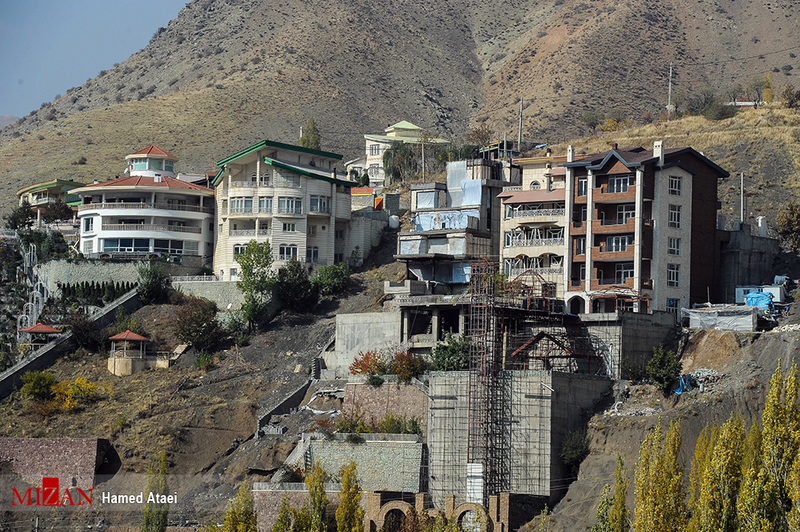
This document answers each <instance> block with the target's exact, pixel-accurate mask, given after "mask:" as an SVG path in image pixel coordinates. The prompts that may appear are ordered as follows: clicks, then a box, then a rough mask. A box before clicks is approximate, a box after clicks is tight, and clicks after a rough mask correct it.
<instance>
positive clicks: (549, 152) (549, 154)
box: [544, 148, 553, 157]
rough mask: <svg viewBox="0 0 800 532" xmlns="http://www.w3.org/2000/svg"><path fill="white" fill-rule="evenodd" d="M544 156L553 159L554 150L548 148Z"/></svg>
mask: <svg viewBox="0 0 800 532" xmlns="http://www.w3.org/2000/svg"><path fill="white" fill-rule="evenodd" d="M544 156H545V157H552V156H553V150H551V149H550V148H547V152H546V153H545V154H544Z"/></svg>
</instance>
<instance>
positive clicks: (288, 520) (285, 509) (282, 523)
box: [272, 495, 292, 532]
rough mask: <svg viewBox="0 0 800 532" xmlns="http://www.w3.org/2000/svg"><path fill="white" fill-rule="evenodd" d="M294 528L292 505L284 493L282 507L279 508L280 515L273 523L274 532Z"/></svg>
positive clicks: (288, 530) (287, 531) (287, 530)
mask: <svg viewBox="0 0 800 532" xmlns="http://www.w3.org/2000/svg"><path fill="white" fill-rule="evenodd" d="M291 530H292V507H291V506H290V505H289V498H288V497H287V496H286V495H284V496H283V500H282V501H281V508H280V510H278V517H277V518H276V519H275V524H274V525H272V532H291Z"/></svg>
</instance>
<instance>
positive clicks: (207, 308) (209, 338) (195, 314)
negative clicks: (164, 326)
mask: <svg viewBox="0 0 800 532" xmlns="http://www.w3.org/2000/svg"><path fill="white" fill-rule="evenodd" d="M175 335H176V336H177V337H178V339H179V340H180V341H181V342H184V343H186V344H189V345H191V346H192V347H194V348H195V349H199V350H204V349H207V348H209V347H211V346H212V345H214V343H215V342H216V341H217V339H218V338H219V336H220V327H219V323H217V305H216V303H214V302H213V301H209V300H207V299H202V298H193V300H192V301H191V302H190V303H189V304H188V305H184V306H182V307H181V308H179V309H178V311H177V312H176V313H175Z"/></svg>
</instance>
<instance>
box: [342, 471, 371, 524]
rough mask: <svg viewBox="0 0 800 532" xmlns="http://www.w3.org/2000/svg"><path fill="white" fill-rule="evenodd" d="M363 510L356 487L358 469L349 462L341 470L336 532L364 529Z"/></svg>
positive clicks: (359, 492) (358, 490) (357, 486)
mask: <svg viewBox="0 0 800 532" xmlns="http://www.w3.org/2000/svg"><path fill="white" fill-rule="evenodd" d="M363 521H364V509H363V508H362V507H361V487H360V486H359V485H358V469H357V468H356V464H355V462H350V463H349V464H348V465H346V466H344V469H343V470H342V489H341V490H340V491H339V507H338V508H337V509H336V530H337V532H359V531H360V530H363V528H364V523H363Z"/></svg>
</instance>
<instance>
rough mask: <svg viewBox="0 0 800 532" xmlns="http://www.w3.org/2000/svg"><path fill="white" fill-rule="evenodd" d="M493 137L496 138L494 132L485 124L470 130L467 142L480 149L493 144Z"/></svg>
mask: <svg viewBox="0 0 800 532" xmlns="http://www.w3.org/2000/svg"><path fill="white" fill-rule="evenodd" d="M492 137H494V131H492V128H490V127H489V125H488V124H487V123H486V122H484V123H483V124H481V125H480V126H478V127H475V128H472V129H470V130H469V133H467V142H469V143H470V144H475V145H476V146H478V148H483V147H484V146H488V145H489V143H490V142H492Z"/></svg>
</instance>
